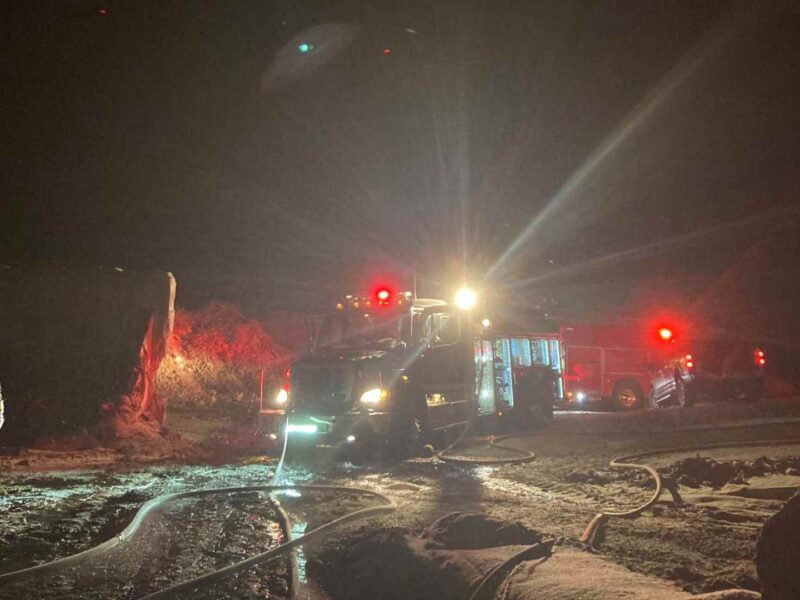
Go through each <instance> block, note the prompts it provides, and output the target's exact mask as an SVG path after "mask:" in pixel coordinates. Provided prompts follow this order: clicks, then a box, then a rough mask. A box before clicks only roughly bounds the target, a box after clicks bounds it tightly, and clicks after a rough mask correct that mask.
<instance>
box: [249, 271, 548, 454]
mask: <svg viewBox="0 0 800 600" xmlns="http://www.w3.org/2000/svg"><path fill="white" fill-rule="evenodd" d="M475 300H476V296H475V294H474V293H473V292H472V291H470V290H469V289H466V288H464V289H462V290H460V291H459V292H458V293H457V294H456V296H455V298H454V301H453V302H447V301H444V300H441V299H425V298H416V297H414V296H413V295H412V294H411V293H409V292H401V293H397V292H394V291H392V290H391V289H389V288H387V287H381V288H379V289H376V290H375V291H374V292H373V293H372V294H370V295H367V296H346V297H345V298H343V299H342V300H341V301H340V302H338V303H337V304H336V305H335V309H334V310H333V311H332V312H331V313H330V314H328V315H327V316H326V317H325V318H324V319H323V321H322V324H321V326H320V330H319V333H318V335H317V339H316V342H315V344H314V346H313V347H312V348H310V349H309V351H308V352H306V353H305V354H304V355H302V356H301V357H300V358H299V359H298V360H296V361H295V362H294V363H293V364H292V365H291V367H290V369H289V370H288V371H287V373H286V378H285V381H284V382H283V384H282V386H281V388H280V389H279V390H278V392H277V393H276V394H275V396H274V398H272V400H271V402H268V404H267V406H264V407H262V410H261V412H260V417H259V419H260V427H259V429H260V431H262V432H264V433H265V434H267V435H268V436H269V437H271V438H272V439H273V440H277V439H279V438H280V437H282V435H288V436H289V440H290V443H291V442H294V443H298V444H303V443H308V444H313V445H316V446H320V445H322V446H336V447H353V448H359V447H369V448H375V447H376V446H384V447H389V448H391V449H393V450H394V451H397V452H399V453H414V452H416V451H417V450H418V449H419V448H421V447H422V446H423V445H425V444H429V443H434V442H435V441H436V440H437V439H439V438H441V436H442V434H445V433H446V432H447V431H448V430H450V429H451V428H455V427H459V426H463V425H465V424H466V423H467V422H469V421H470V420H471V419H474V418H480V417H497V416H502V415H504V414H506V415H507V414H508V413H509V411H512V410H513V409H515V408H516V409H517V412H516V414H517V415H519V414H520V408H521V407H522V406H523V405H525V406H527V408H531V404H532V399H531V398H530V395H531V394H535V393H536V389H537V388H536V386H535V385H534V384H532V383H531V382H532V381H533V379H534V378H533V377H529V378H527V380H526V381H525V383H524V384H523V377H522V375H523V373H522V371H523V370H525V369H527V371H528V372H529V374H532V373H533V372H535V371H536V370H537V369H538V368H539V363H533V362H530V361H529V363H528V364H527V367H525V366H523V365H516V366H515V371H514V374H515V377H514V379H513V380H512V379H510V378H509V377H510V376H509V375H508V373H507V371H506V369H505V367H506V366H507V364H510V363H508V361H509V360H511V354H508V353H507V352H506V353H504V349H505V348H506V346H507V344H505V341H507V340H505V338H503V340H505V341H503V340H500V339H496V336H494V335H493V334H492V332H491V324H490V321H489V320H488V319H486V318H480V316H481V315H480V313H478V312H477V311H476V310H473V308H474V305H475ZM504 344H505V345H504ZM514 347H515V348H516V347H517V346H516V345H515V346H514ZM553 351H554V352H555V354H554V355H553V356H557V357H558V360H556V363H558V364H560V363H559V361H560V360H561V359H560V352H561V351H560V348H559V347H554V350H553ZM528 354H530V350H529V351H528ZM540 370H541V369H540ZM547 370H548V371H549V370H550V369H549V367H548V369H547ZM540 380H541V381H545V380H546V378H542V377H540ZM550 381H551V382H552V381H553V380H552V379H551V380H550ZM545 385H546V384H545ZM523 388H524V389H523ZM538 397H539V398H542V397H546V396H544V395H541V394H540V395H539V396H538ZM476 399H477V400H478V401H477V402H476ZM539 403H540V404H547V405H546V406H541V407H538V410H533V411H528V412H529V413H530V412H533V413H535V414H537V415H541V416H542V417H543V418H546V417H547V415H548V414H552V399H550V400H549V401H547V400H545V401H539ZM533 408H537V407H533ZM287 413H288V414H287Z"/></svg>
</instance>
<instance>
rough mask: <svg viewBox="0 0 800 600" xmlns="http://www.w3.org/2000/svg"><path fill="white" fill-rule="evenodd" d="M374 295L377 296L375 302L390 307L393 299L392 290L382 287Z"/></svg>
mask: <svg viewBox="0 0 800 600" xmlns="http://www.w3.org/2000/svg"><path fill="white" fill-rule="evenodd" d="M373 295H374V296H375V302H377V303H378V304H379V305H381V306H388V305H389V302H390V301H391V299H392V290H390V289H389V288H388V287H385V286H381V287H379V288H378V289H376V290H375V293H374V294H373Z"/></svg>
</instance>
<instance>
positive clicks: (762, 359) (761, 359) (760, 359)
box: [755, 350, 767, 367]
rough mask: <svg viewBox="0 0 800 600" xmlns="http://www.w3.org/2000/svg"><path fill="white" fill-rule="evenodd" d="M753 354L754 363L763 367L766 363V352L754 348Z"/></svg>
mask: <svg viewBox="0 0 800 600" xmlns="http://www.w3.org/2000/svg"><path fill="white" fill-rule="evenodd" d="M755 354H756V356H755V358H756V364H757V365H758V366H759V367H764V366H766V365H767V355H766V354H764V351H763V350H756V353H755Z"/></svg>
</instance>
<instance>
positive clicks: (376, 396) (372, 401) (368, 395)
mask: <svg viewBox="0 0 800 600" xmlns="http://www.w3.org/2000/svg"><path fill="white" fill-rule="evenodd" d="M388 397H389V391H388V390H384V389H382V388H372V389H371V390H367V391H366V392H364V393H363V394H361V404H367V405H372V406H374V405H376V404H380V402H381V401H382V400H385V399H386V398H388Z"/></svg>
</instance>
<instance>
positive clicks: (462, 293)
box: [453, 287, 478, 310]
mask: <svg viewBox="0 0 800 600" xmlns="http://www.w3.org/2000/svg"><path fill="white" fill-rule="evenodd" d="M477 301H478V295H477V294H476V293H475V292H474V291H473V290H471V289H470V288H468V287H462V288H460V289H459V290H458V291H457V292H456V295H455V297H454V298H453V302H454V303H455V305H456V306H457V307H458V308H460V309H461V310H470V309H471V308H472V307H473V306H475V303H476V302H477Z"/></svg>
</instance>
